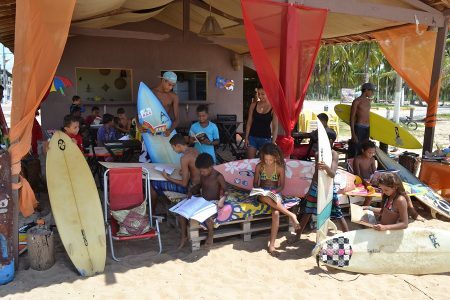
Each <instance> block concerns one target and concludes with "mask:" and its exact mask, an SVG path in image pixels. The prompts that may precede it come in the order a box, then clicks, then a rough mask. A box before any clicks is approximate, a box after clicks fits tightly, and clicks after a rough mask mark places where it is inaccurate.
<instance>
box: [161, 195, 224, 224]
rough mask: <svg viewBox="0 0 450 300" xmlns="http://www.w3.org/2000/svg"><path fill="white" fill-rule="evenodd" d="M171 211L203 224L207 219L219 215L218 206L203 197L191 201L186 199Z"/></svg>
mask: <svg viewBox="0 0 450 300" xmlns="http://www.w3.org/2000/svg"><path fill="white" fill-rule="evenodd" d="M169 210H170V211H171V212H173V213H176V214H179V215H181V216H183V217H185V218H186V219H193V220H196V221H198V222H200V223H203V222H205V220H206V219H208V218H209V217H211V216H213V215H215V214H216V213H217V206H216V205H215V204H214V203H211V202H208V201H206V200H205V199H204V198H202V197H195V196H192V197H191V199H184V200H183V201H180V202H179V203H177V204H176V205H174V206H172V207H171V208H170V209H169Z"/></svg>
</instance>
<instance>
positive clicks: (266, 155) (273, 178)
mask: <svg viewBox="0 0 450 300" xmlns="http://www.w3.org/2000/svg"><path fill="white" fill-rule="evenodd" d="M284 172H285V164H284V159H283V153H282V152H281V150H280V148H279V147H278V146H277V145H275V144H272V143H267V144H264V145H263V146H262V147H261V150H260V162H259V163H258V164H257V165H256V168H255V178H254V180H253V187H254V188H262V189H264V190H270V191H272V192H273V193H274V194H276V195H277V201H274V200H273V199H272V198H270V197H266V196H259V197H258V199H259V201H261V202H262V203H264V204H267V205H269V206H270V207H271V208H272V226H271V228H270V240H269V248H268V252H269V254H270V255H274V256H276V255H277V254H278V253H277V252H276V251H275V239H276V238H277V233H278V227H279V225H280V212H281V213H282V214H284V215H286V216H288V217H289V218H290V219H291V222H292V223H293V224H295V227H296V229H299V223H298V221H297V217H296V215H295V214H294V213H293V212H291V211H289V210H288V209H287V208H286V207H284V206H283V204H282V203H281V195H280V193H281V191H282V190H283V189H284V179H285V173H284Z"/></svg>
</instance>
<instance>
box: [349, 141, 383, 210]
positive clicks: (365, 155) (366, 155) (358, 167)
mask: <svg viewBox="0 0 450 300" xmlns="http://www.w3.org/2000/svg"><path fill="white" fill-rule="evenodd" d="M375 147H376V146H375V143H374V142H372V141H367V142H364V143H363V144H362V153H361V154H360V155H358V156H357V157H355V159H354V160H353V171H354V174H355V175H357V176H359V177H360V178H361V180H362V183H363V185H364V187H365V188H367V187H368V186H369V185H370V178H371V177H372V175H373V174H374V173H375V171H376V170H377V166H376V163H375V157H374V156H375ZM371 201H372V197H365V200H364V204H363V205H364V206H368V205H370V202H371Z"/></svg>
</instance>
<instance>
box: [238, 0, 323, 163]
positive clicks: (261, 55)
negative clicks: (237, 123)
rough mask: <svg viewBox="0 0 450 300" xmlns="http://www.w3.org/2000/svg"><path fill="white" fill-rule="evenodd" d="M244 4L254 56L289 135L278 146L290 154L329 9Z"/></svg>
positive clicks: (258, 0)
mask: <svg viewBox="0 0 450 300" xmlns="http://www.w3.org/2000/svg"><path fill="white" fill-rule="evenodd" d="M241 3H242V14H243V17H244V25H245V34H246V37H247V41H248V45H249V48H250V54H251V56H252V58H253V61H254V63H255V67H256V71H257V72H258V77H259V79H260V81H261V83H262V85H263V87H264V90H265V91H266V94H267V95H268V98H269V101H270V103H271V104H272V107H273V109H274V111H275V113H276V115H277V117H278V119H279V122H280V124H281V125H282V127H283V128H284V131H285V134H286V136H285V138H284V140H281V141H279V143H278V144H279V146H280V147H281V149H282V150H283V152H284V154H285V155H289V154H291V153H292V151H293V148H294V141H293V139H292V137H291V136H290V134H291V131H292V130H293V129H294V126H295V123H296V121H297V119H298V115H299V113H300V111H301V109H302V105H303V100H304V98H305V95H306V91H307V88H308V84H309V80H310V77H311V73H312V70H313V67H314V62H315V59H316V56H317V52H318V50H319V48H320V40H321V37H322V32H323V28H324V25H325V21H326V18H327V11H326V10H324V9H315V8H308V7H305V6H300V5H295V4H292V3H276V2H271V1H264V0H242V2H241Z"/></svg>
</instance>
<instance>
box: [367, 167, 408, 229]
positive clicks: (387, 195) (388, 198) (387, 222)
mask: <svg viewBox="0 0 450 300" xmlns="http://www.w3.org/2000/svg"><path fill="white" fill-rule="evenodd" d="M378 184H379V186H380V188H381V191H382V192H383V207H382V208H376V207H371V206H366V207H364V209H368V210H371V211H373V212H374V214H375V215H376V216H378V217H379V219H378V224H376V225H374V226H373V228H374V229H375V230H379V231H384V230H395V229H405V228H408V203H407V195H406V192H405V188H404V187H403V183H402V181H401V179H400V177H398V175H397V174H395V173H383V174H382V175H381V176H380V179H379V181H378Z"/></svg>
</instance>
